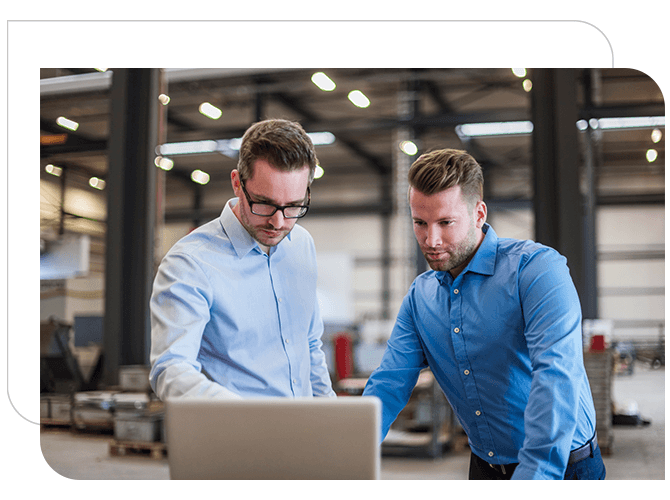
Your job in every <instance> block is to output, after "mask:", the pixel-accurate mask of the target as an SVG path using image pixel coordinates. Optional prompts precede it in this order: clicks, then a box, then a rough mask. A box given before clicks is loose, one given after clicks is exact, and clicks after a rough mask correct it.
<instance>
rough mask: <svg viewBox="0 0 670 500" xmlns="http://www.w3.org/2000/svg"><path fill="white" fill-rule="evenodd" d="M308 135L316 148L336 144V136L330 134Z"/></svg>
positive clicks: (315, 133) (316, 133) (311, 133)
mask: <svg viewBox="0 0 670 500" xmlns="http://www.w3.org/2000/svg"><path fill="white" fill-rule="evenodd" d="M307 135H308V136H309V138H310V139H312V143H313V144H314V145H315V146H327V145H328V144H332V143H334V142H335V136H334V135H333V134H331V133H330V132H310V133H309V134H307ZM240 142H242V141H241V140H240Z"/></svg>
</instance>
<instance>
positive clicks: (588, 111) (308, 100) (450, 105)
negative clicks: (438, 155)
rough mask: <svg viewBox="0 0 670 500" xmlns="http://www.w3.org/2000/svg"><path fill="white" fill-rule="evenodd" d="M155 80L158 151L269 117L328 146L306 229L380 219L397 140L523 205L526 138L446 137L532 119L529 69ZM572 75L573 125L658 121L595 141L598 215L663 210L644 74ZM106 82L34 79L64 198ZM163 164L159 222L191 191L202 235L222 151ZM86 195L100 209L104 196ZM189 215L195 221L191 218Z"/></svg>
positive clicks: (91, 76) (650, 89) (654, 113)
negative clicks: (475, 173) (161, 104)
mask: <svg viewBox="0 0 670 500" xmlns="http://www.w3.org/2000/svg"><path fill="white" fill-rule="evenodd" d="M316 72H323V73H325V74H326V75H328V77H329V78H330V79H331V80H332V81H333V82H334V84H335V85H336V87H335V88H334V89H333V90H330V91H324V90H321V89H320V88H318V87H317V86H316V85H315V84H314V83H313V81H312V76H313V75H314V73H316ZM162 75H163V82H164V92H165V94H166V95H168V96H169V103H168V104H167V105H166V107H165V108H163V109H164V110H165V111H166V112H165V113H164V116H165V122H164V124H163V126H162V128H161V132H160V133H159V137H161V141H160V142H161V143H164V144H174V143H182V142H187V141H218V142H217V143H216V144H219V145H221V144H227V143H226V142H225V141H226V140H230V139H235V138H239V137H241V136H242V134H243V132H244V130H245V129H246V128H247V127H248V126H249V125H250V124H251V123H253V122H255V121H257V120H259V119H264V118H269V117H273V118H288V119H294V120H297V121H299V122H300V123H301V124H302V125H303V127H304V128H305V129H306V130H307V131H308V132H310V133H312V132H313V133H316V132H329V133H330V134H332V136H333V138H334V140H333V142H332V143H331V144H328V145H323V146H317V155H318V158H319V161H320V165H321V166H322V168H323V169H324V175H323V177H322V178H320V179H318V180H315V183H314V187H313V202H312V206H313V211H312V212H310V213H314V214H315V215H316V216H318V215H319V214H329V213H336V212H338V211H339V212H342V213H355V212H356V211H364V210H380V211H381V210H386V209H388V207H384V206H382V204H381V202H380V201H379V199H380V198H379V195H378V193H379V191H380V189H381V188H380V186H382V185H383V184H384V183H388V182H389V181H390V180H392V179H393V177H392V172H393V170H394V162H395V161H396V159H397V157H398V155H400V154H403V153H402V152H400V149H399V142H400V139H402V138H403V137H404V138H410V139H412V140H413V142H414V143H415V144H416V146H417V147H418V151H419V153H421V152H423V151H429V150H431V149H436V148H443V147H456V148H463V149H467V150H468V151H469V152H471V153H472V154H473V156H475V158H477V159H478V160H479V161H480V163H481V164H482V166H483V168H484V171H485V179H486V182H487V196H486V197H487V198H488V199H489V200H496V201H498V202H499V203H512V204H513V203H528V202H530V201H531V200H532V197H533V185H532V162H533V145H532V135H531V134H529V133H525V134H512V135H501V136H482V137H465V136H464V135H463V134H459V128H458V127H459V126H460V125H465V124H472V123H491V122H523V121H529V120H531V116H532V109H531V93H532V92H533V90H532V88H530V87H532V81H533V70H532V69H528V70H527V71H526V74H525V76H521V77H520V76H517V75H516V74H514V73H513V72H512V70H511V69H509V68H503V69H365V68H350V69H347V68H310V69H272V70H264V69H165V70H163V72H162ZM575 75H576V82H575V84H576V89H577V100H578V109H579V117H578V118H579V119H581V120H584V122H582V123H588V122H589V120H591V119H594V118H595V119H598V118H625V117H657V120H659V119H660V120H661V122H660V123H661V124H660V125H656V126H644V127H633V128H624V129H606V130H602V129H601V130H599V131H598V136H597V137H598V141H597V152H596V153H597V161H596V162H595V168H596V170H595V178H596V195H597V202H598V203H599V204H604V203H607V204H612V203H655V204H663V203H664V199H665V196H664V185H665V140H664V137H663V138H662V139H661V140H660V142H657V143H654V142H653V141H652V139H651V133H652V130H653V129H654V128H657V129H659V130H660V131H661V134H662V136H664V134H665V126H664V116H665V106H664V100H663V96H662V93H661V91H660V89H659V88H658V86H657V85H656V84H655V83H654V81H653V80H652V79H651V78H650V77H648V76H647V75H645V74H643V73H641V72H638V71H635V70H628V69H583V70H577V71H576V72H575ZM112 78H113V70H108V71H105V72H101V71H98V70H95V69H92V68H91V69H72V68H69V69H68V68H60V69H42V70H41V85H40V88H41V96H40V98H41V108H40V128H41V162H40V169H41V178H42V179H43V180H47V181H49V182H54V183H56V182H59V181H58V179H57V178H55V177H54V176H52V175H50V174H49V173H48V172H47V171H46V170H45V168H46V166H47V165H49V164H51V165H57V166H59V167H60V168H65V169H67V170H68V180H67V185H72V186H78V187H80V188H85V189H91V190H93V188H90V187H89V186H88V180H89V178H91V177H93V176H95V177H98V178H100V179H103V180H104V179H105V176H106V174H107V167H108V151H107V144H108V139H109V133H110V130H109V129H110V107H111V106H112V105H113V103H111V102H110V89H111V79H112ZM526 80H528V81H529V82H530V83H529V82H526ZM525 82H526V83H525ZM524 85H525V86H526V88H524ZM353 90H359V91H360V92H362V93H363V94H364V95H365V96H366V97H367V98H368V99H369V102H370V104H369V106H367V107H364V108H363V107H358V106H356V105H354V104H353V103H352V102H351V101H350V99H349V98H348V96H349V93H350V92H351V91H353ZM157 98H158V96H157ZM203 102H208V103H210V104H212V105H214V106H215V107H216V108H218V109H219V110H221V112H222V114H221V117H220V118H218V119H211V118H208V117H206V116H205V115H203V114H202V113H201V112H200V111H199V106H200V105H201V104H202V103H203ZM59 117H66V118H68V119H70V120H73V121H75V122H77V123H78V124H79V126H78V128H77V130H76V131H71V130H66V129H64V128H62V127H61V126H60V125H58V124H57V119H58V118H59ZM592 123H593V122H592ZM591 130H592V129H591ZM63 134H65V135H63ZM650 149H653V150H655V151H656V153H657V157H656V158H655V160H654V161H650V160H649V159H648V158H647V151H648V150H650ZM158 154H159V152H158V151H157V155H158ZM165 156H168V155H165ZM169 158H170V159H171V160H172V161H173V162H174V166H173V168H172V169H171V170H170V171H168V172H166V174H165V179H166V180H165V182H166V184H165V186H166V189H165V193H166V202H165V218H166V221H170V220H173V221H178V220H188V219H193V218H195V217H196V214H194V213H193V211H192V210H191V209H190V208H188V207H186V208H184V206H183V204H182V205H178V204H175V203H172V202H171V200H173V199H176V198H177V197H179V196H183V195H184V193H189V192H191V191H192V192H193V193H196V192H197V193H199V196H202V195H204V197H205V198H206V199H207V200H209V202H210V203H213V205H212V210H211V213H205V214H204V215H205V219H203V222H204V220H206V218H207V216H211V217H214V216H216V215H218V213H219V212H220V207H221V206H222V205H223V202H224V201H225V200H226V199H227V196H228V194H229V193H230V187H229V184H230V181H229V179H230V171H231V170H232V169H233V168H235V166H236V158H235V152H234V151H230V150H227V149H226V148H224V147H219V148H218V150H217V151H214V152H207V153H198V154H174V155H170V156H169ZM196 169H198V170H201V171H203V172H206V173H207V174H208V175H209V176H210V181H209V182H208V183H207V184H206V185H205V186H201V185H199V184H195V183H194V182H193V181H192V179H191V174H192V172H193V171H194V170H196ZM343 185H352V186H353V185H357V186H361V185H364V186H369V189H368V191H369V193H370V199H369V200H368V199H348V200H342V199H339V200H337V201H336V200H334V199H333V197H332V196H331V197H329V196H328V192H329V187H332V186H343ZM66 188H67V186H66ZM97 194H98V195H99V196H104V192H97ZM320 194H321V196H320ZM214 205H216V206H217V207H218V208H214ZM70 215H74V216H76V215H77V214H70ZM197 215H198V217H202V216H203V213H202V210H201V211H200V212H199V213H198V214H197ZM211 217H209V218H211ZM99 223H100V224H102V225H104V221H99Z"/></svg>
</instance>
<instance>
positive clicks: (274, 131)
mask: <svg viewBox="0 0 670 500" xmlns="http://www.w3.org/2000/svg"><path fill="white" fill-rule="evenodd" d="M257 160H265V161H267V162H268V163H269V164H270V165H272V166H273V167H275V168H277V169H279V170H284V171H291V170H300V169H302V168H304V167H305V166H308V167H309V170H310V174H309V182H310V183H311V182H312V180H313V179H314V171H315V169H316V165H317V162H318V159H317V157H316V152H315V151H314V144H313V143H312V140H311V139H310V138H309V136H308V135H307V133H306V132H305V130H304V129H303V128H302V126H301V125H300V124H299V123H297V122H293V121H289V120H282V119H270V120H264V121H261V122H257V123H254V124H253V125H251V127H249V128H248V129H247V131H246V132H245V133H244V136H243V137H242V145H241V146H240V156H239V160H238V162H237V170H238V171H239V172H240V177H241V178H242V180H247V179H251V178H252V177H253V175H254V170H253V165H254V163H255V162H256V161H257Z"/></svg>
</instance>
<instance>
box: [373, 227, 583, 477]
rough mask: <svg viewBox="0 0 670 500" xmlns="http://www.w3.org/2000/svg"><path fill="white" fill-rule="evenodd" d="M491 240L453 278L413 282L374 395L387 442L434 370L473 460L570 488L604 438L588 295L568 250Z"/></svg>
mask: <svg viewBox="0 0 670 500" xmlns="http://www.w3.org/2000/svg"><path fill="white" fill-rule="evenodd" d="M484 231H485V232H486V235H485V238H484V240H483V242H482V244H481V245H480V247H479V249H478V251H477V252H476V254H475V256H474V257H473V258H472V260H471V261H470V262H469V263H468V265H467V266H466V268H465V269H464V270H463V271H462V272H461V273H460V274H459V275H458V276H457V277H456V278H455V279H454V278H453V277H452V276H451V274H450V273H449V272H448V271H444V272H436V271H428V272H426V273H423V274H422V275H420V276H419V277H417V278H416V280H415V281H414V283H412V285H411V287H410V289H409V292H408V293H407V295H406V297H405V298H404V300H403V303H402V306H401V308H400V312H399V314H398V318H397V321H396V324H395V326H394V328H393V331H392V333H391V337H390V339H389V341H388V347H387V349H386V351H385V353H384V356H383V358H382V362H381V365H380V366H379V368H378V369H377V370H375V371H374V372H373V373H372V375H371V376H370V379H369V380H368V382H367V384H366V387H365V391H364V395H369V396H377V397H379V398H380V399H381V400H382V402H383V413H382V415H383V424H382V438H384V437H385V436H386V433H387V432H388V429H389V427H390V425H391V423H392V422H393V421H394V420H395V418H396V417H397V415H398V413H399V412H400V410H402V408H403V407H404V406H405V405H406V403H407V401H408V399H409V396H410V395H411V392H412V390H413V388H414V386H415V384H416V381H417V378H418V375H419V371H420V370H422V369H423V368H426V367H430V369H431V371H432V372H433V374H434V376H435V379H436V381H437V382H438V384H439V385H440V387H441V388H442V390H443V391H444V393H445V395H446V397H447V399H448V400H449V402H450V403H451V406H452V407H453V409H454V412H455V414H456V416H457V417H458V419H459V421H460V423H461V425H462V426H463V429H464V430H465V432H466V434H467V435H468V440H469V444H470V447H471V450H472V452H473V453H475V454H476V455H477V456H479V457H480V458H482V459H484V460H486V461H487V462H489V463H494V464H508V463H516V462H519V466H518V467H517V469H516V471H515V473H514V475H513V478H514V479H550V478H554V479H562V478H563V475H564V472H565V468H566V466H567V461H568V456H569V453H570V450H571V449H576V448H578V447H580V446H582V445H583V444H585V443H586V442H587V441H588V440H589V439H590V438H591V437H592V436H593V434H594V432H595V410H594V406H593V399H592V396H591V390H590V387H589V382H588V379H587V377H586V372H585V369H584V362H583V353H582V349H583V348H582V335H581V307H580V304H579V298H578V296H577V292H576V290H575V287H574V285H573V283H572V280H571V278H570V274H569V270H568V267H567V265H566V259H565V258H564V257H563V256H561V255H560V254H559V253H558V252H556V251H555V250H553V249H551V248H548V247H546V246H542V245H540V244H538V243H534V242H531V241H519V240H513V239H508V238H498V237H497V235H496V233H495V231H493V229H492V228H491V227H490V226H489V225H488V224H485V226H484Z"/></svg>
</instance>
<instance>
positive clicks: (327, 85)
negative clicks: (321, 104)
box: [312, 71, 336, 92]
mask: <svg viewBox="0 0 670 500" xmlns="http://www.w3.org/2000/svg"><path fill="white" fill-rule="evenodd" d="M312 83H314V85H316V86H317V87H319V88H320V89H321V90H324V91H326V92H330V91H331V90H335V87H336V85H335V82H334V81H332V80H331V79H330V78H329V77H328V75H326V74H325V73H323V72H321V71H319V72H318V73H314V74H313V75H312Z"/></svg>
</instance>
